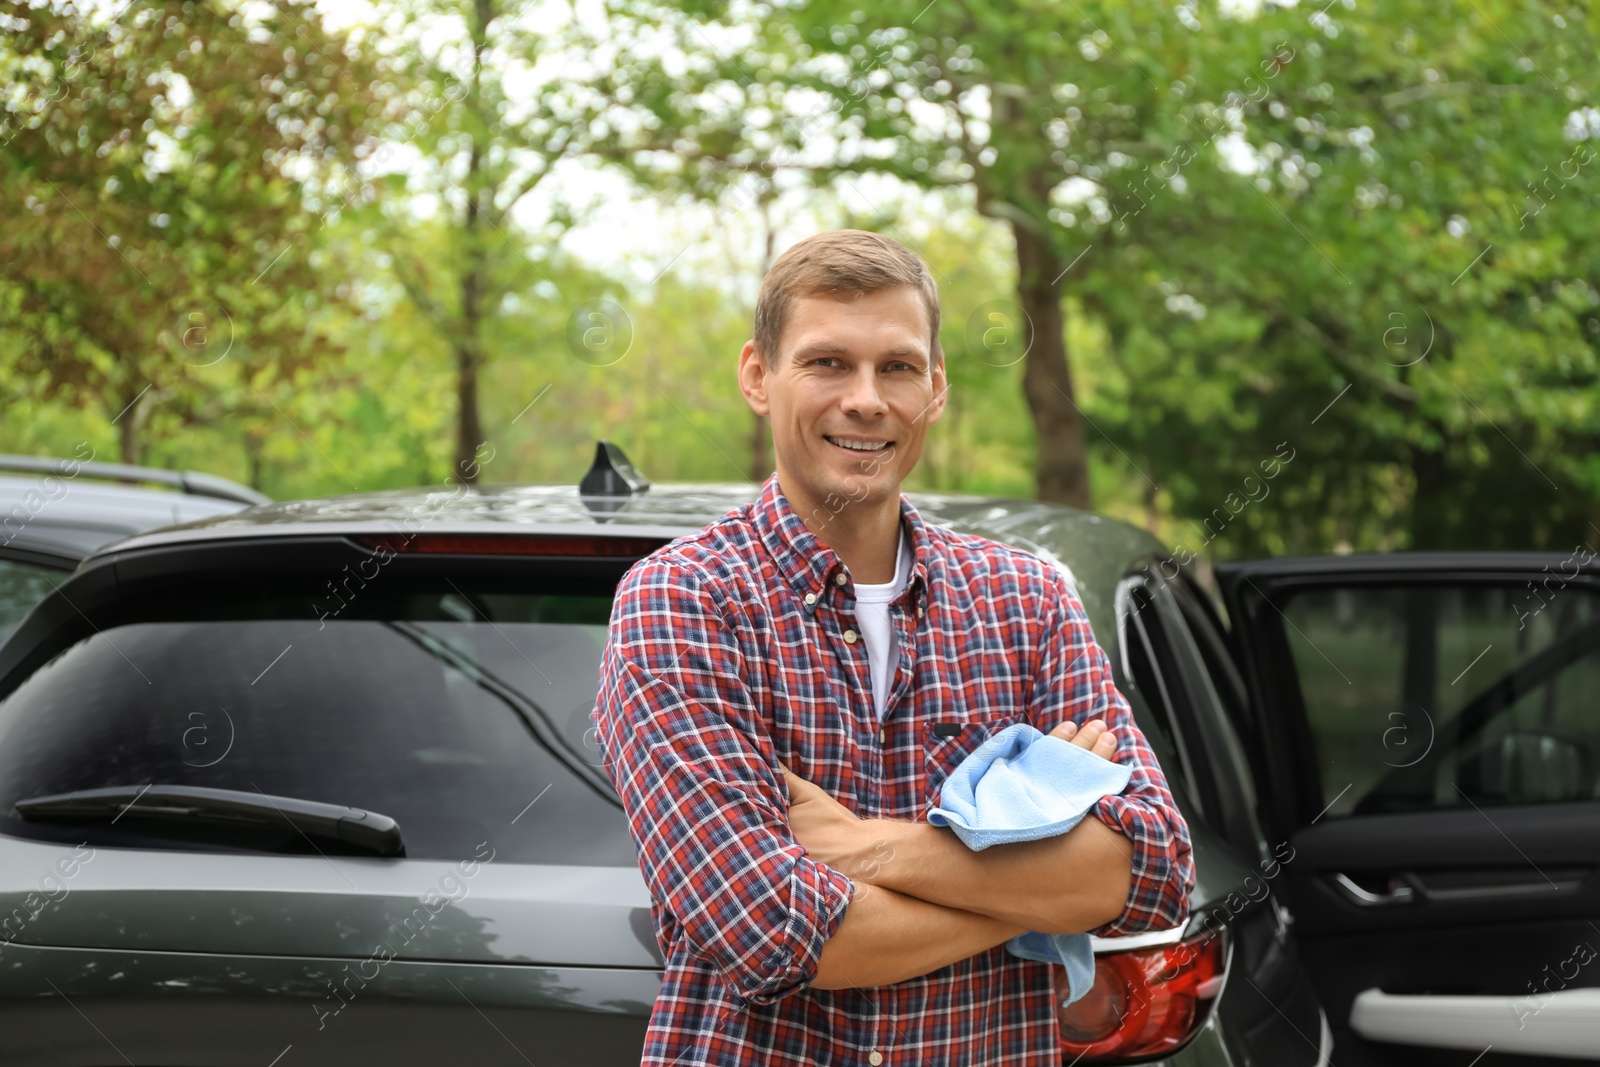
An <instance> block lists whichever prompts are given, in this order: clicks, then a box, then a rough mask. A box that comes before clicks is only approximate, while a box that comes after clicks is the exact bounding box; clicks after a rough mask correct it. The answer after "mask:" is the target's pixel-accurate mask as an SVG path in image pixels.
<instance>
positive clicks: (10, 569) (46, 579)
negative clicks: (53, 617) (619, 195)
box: [0, 559, 68, 642]
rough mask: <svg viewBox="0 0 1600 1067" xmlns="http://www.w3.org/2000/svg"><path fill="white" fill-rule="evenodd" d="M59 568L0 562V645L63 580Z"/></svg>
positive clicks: (64, 574) (11, 561)
mask: <svg viewBox="0 0 1600 1067" xmlns="http://www.w3.org/2000/svg"><path fill="white" fill-rule="evenodd" d="M67 573H68V572H67V571H65V570H63V569H61V568H59V567H46V566H43V565H41V564H38V563H25V562H23V561H21V560H14V559H0V642H3V641H5V639H6V638H7V637H9V636H10V635H11V631H12V630H15V629H16V628H17V624H18V623H20V622H21V621H22V619H23V616H25V615H27V614H28V612H30V611H32V610H33V606H34V605H35V604H37V603H39V601H41V600H43V599H44V598H45V597H46V596H47V595H48V594H49V593H50V590H51V589H52V588H53V585H52V583H54V584H55V585H59V584H60V583H61V581H62V579H64V578H65V577H66V576H67Z"/></svg>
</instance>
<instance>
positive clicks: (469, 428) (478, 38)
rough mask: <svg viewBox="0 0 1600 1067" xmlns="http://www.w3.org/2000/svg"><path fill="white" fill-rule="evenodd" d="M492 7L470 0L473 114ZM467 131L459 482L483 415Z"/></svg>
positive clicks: (477, 177)
mask: <svg viewBox="0 0 1600 1067" xmlns="http://www.w3.org/2000/svg"><path fill="white" fill-rule="evenodd" d="M496 14H497V12H496V10H495V7H494V5H493V3H492V2H491V0H475V3H474V4H473V23H472V27H471V32H472V82H471V85H470V86H469V87H468V90H467V101H466V109H467V114H468V115H469V116H470V117H474V118H475V117H476V116H477V114H478V106H479V103H480V101H481V99H482V97H481V84H480V80H481V75H482V71H483V54H484V52H485V50H487V48H488V44H489V23H490V22H492V21H493V20H494V18H495V16H496ZM473 125H474V129H473V131H472V134H471V136H472V147H471V149H470V150H469V151H468V154H467V174H466V179H465V181H463V182H462V186H461V188H462V191H463V192H464V193H465V194H466V201H467V203H466V208H467V210H466V217H465V219H464V220H463V222H462V229H463V231H464V234H465V238H466V241H465V244H466V252H467V266H466V270H465V271H463V272H462V275H461V336H460V337H459V338H457V340H456V343H455V344H454V345H452V346H451V347H452V348H453V350H454V352H455V357H456V457H455V458H456V461H455V466H454V467H453V468H452V471H451V473H452V475H453V476H454V478H455V480H456V481H457V482H459V483H462V484H466V485H477V484H478V473H479V472H478V465H477V463H476V462H474V460H475V458H476V456H477V454H478V446H479V445H480V444H482V443H483V439H484V438H483V420H482V416H481V413H480V412H479V410H478V370H479V368H480V367H481V366H482V365H483V362H484V360H483V292H484V282H485V280H486V277H485V273H486V263H485V259H486V257H485V255H484V250H483V236H482V232H481V231H482V230H483V219H482V212H481V207H482V205H481V203H480V197H482V196H483V195H484V189H483V187H482V186H483V182H482V170H483V145H482V142H481V141H480V140H479V136H478V130H477V129H476V126H477V124H476V123H474V124H473Z"/></svg>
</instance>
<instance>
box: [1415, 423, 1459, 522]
mask: <svg viewBox="0 0 1600 1067" xmlns="http://www.w3.org/2000/svg"><path fill="white" fill-rule="evenodd" d="M1436 428H1438V427H1436ZM1445 440H1447V441H1448V440H1449V438H1448V437H1446V438H1445ZM1411 475H1412V477H1413V478H1415V479H1416V486H1415V488H1414V489H1413V490H1412V493H1411V515H1410V516H1409V518H1410V524H1409V525H1410V527H1411V543H1410V544H1408V545H1406V548H1407V549H1409V550H1410V551H1412V552H1419V551H1423V550H1426V549H1435V548H1442V547H1445V539H1446V538H1445V533H1446V530H1447V529H1448V528H1449V525H1450V519H1449V511H1450V508H1449V497H1450V494H1451V493H1452V492H1453V491H1454V489H1453V486H1452V485H1451V478H1450V471H1449V465H1448V464H1447V463H1446V462H1445V453H1444V451H1443V450H1442V449H1441V450H1429V449H1424V448H1422V447H1420V446H1418V445H1412V446H1411Z"/></svg>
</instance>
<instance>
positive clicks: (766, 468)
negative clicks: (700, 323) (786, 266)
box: [750, 181, 778, 485]
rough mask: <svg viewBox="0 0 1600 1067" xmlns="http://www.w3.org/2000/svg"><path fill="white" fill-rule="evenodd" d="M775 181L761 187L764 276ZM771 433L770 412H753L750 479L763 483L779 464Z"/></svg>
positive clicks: (772, 233) (774, 239) (773, 245)
mask: <svg viewBox="0 0 1600 1067" xmlns="http://www.w3.org/2000/svg"><path fill="white" fill-rule="evenodd" d="M773 195H774V194H773V189H772V183H771V182H770V181H769V182H767V183H766V185H765V186H763V188H762V193H761V200H760V207H761V232H762V245H761V270H760V272H759V273H760V277H762V278H765V277H766V276H767V271H769V270H771V269H772V259H773V252H774V251H775V250H776V249H777V243H778V231H777V228H776V227H775V226H774V225H773V222H772V198H773ZM771 359H772V365H773V366H777V363H778V354H777V353H776V352H774V353H772V354H771ZM768 440H769V433H768V428H767V416H765V415H757V414H756V413H755V412H754V411H752V412H751V413H750V480H751V481H752V482H755V483H756V484H758V485H759V484H760V483H762V482H764V481H766V480H767V475H769V474H771V473H772V471H773V468H774V466H775V465H776V464H775V462H774V461H773V459H772V457H771V456H770V455H769V454H768V452H767V442H768Z"/></svg>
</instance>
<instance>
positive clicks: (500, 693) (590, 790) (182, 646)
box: [0, 583, 637, 866]
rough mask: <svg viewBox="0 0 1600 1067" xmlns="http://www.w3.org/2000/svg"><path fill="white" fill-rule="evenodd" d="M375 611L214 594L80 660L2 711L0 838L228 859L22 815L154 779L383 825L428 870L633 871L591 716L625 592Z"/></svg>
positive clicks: (477, 599)
mask: <svg viewBox="0 0 1600 1067" xmlns="http://www.w3.org/2000/svg"><path fill="white" fill-rule="evenodd" d="M365 596H366V598H367V599H366V600H365V602H362V601H361V598H360V596H358V597H357V598H356V605H355V606H359V607H360V608H361V610H360V611H359V612H358V611H355V610H350V611H345V612H341V613H339V614H337V615H330V614H329V613H328V610H327V608H326V607H324V608H323V609H321V610H320V611H318V612H317V613H316V614H317V615H318V616H319V617H313V618H308V617H305V616H307V615H308V614H310V613H309V612H308V610H307V604H308V601H307V600H306V599H305V598H303V597H294V598H289V597H285V598H283V600H282V601H279V600H275V599H274V598H273V597H272V596H262V595H255V596H251V597H247V598H246V597H240V598H238V599H237V601H236V602H233V603H230V602H229V597H228V596H227V595H226V594H223V593H216V594H214V595H212V596H210V597H207V598H202V599H201V600H197V601H196V603H195V604H193V605H190V606H189V608H188V609H186V608H185V606H184V605H182V604H168V605H166V606H165V607H164V609H163V611H162V617H161V618H159V619H149V620H147V621H130V622H126V623H124V624H121V625H115V626H109V627H107V628H106V629H105V630H104V631H103V632H96V633H94V634H92V635H90V636H87V637H85V638H84V639H82V640H79V641H77V642H76V643H75V644H72V645H71V646H69V647H67V648H65V649H63V650H62V651H61V652H60V653H59V654H58V655H56V656H55V657H54V658H53V659H52V660H51V661H50V662H49V663H47V664H46V665H45V666H44V667H42V668H41V669H39V670H38V671H36V672H35V673H34V674H33V675H32V676H31V677H29V678H28V679H27V680H26V681H25V682H23V683H22V685H21V686H19V687H18V688H17V689H15V690H14V691H12V692H11V693H10V694H8V695H7V696H6V697H5V698H4V699H3V700H0V832H3V833H6V834H10V835H14V836H19V837H27V838H33V839H39V840H52V841H68V840H70V841H73V842H78V841H82V840H84V839H85V838H87V839H89V840H90V841H91V842H94V843H96V844H103V845H107V846H112V847H115V846H124V847H140V848H182V849H188V850H208V851H217V850H221V851H227V850H229V846H228V845H227V844H219V843H217V842H215V841H204V840H181V839H176V838H171V837H166V836H161V837H157V836H149V835H148V834H147V831H148V825H147V824H142V825H141V826H140V827H139V828H138V829H139V832H137V833H135V832H130V830H132V829H133V828H132V827H127V826H124V827H120V828H119V827H117V826H115V825H110V826H107V825H95V824H60V823H53V822H30V821H24V820H23V819H22V818H21V817H20V816H19V815H18V814H17V813H16V811H15V810H14V809H13V807H12V805H13V804H15V803H16V802H17V801H18V800H22V799H25V798H29V797H35V796H41V795H47V794H55V793H64V792H69V791H75V790H81V789H94V788H102V787H107V786H129V785H133V786H138V785H144V784H147V783H159V784H172V785H190V786H209V787H213V788H223V789H239V790H249V791H252V792H254V791H260V792H262V793H266V794H268V795H273V796H286V797H294V798H297V799H301V800H313V801H321V802H325V803H332V804H345V805H350V806H352V807H357V808H363V809H366V810H369V811H374V812H379V813H381V814H384V815H387V816H390V817H391V818H393V819H395V820H396V821H397V822H398V823H399V824H400V829H401V833H402V835H403V837H404V840H405V845H406V854H407V855H408V856H410V857H415V858H423V859H440V860H455V859H463V858H467V857H470V856H472V855H474V851H475V848H476V846H477V845H478V844H479V843H480V842H483V841H486V840H492V841H493V843H494V847H495V848H496V850H497V862H498V861H501V860H504V861H507V862H520V863H550V864H584V865H605V866H634V865H635V864H636V862H637V861H636V857H635V853H634V849H633V844H632V840H631V838H630V837H629V835H628V827H627V822H626V820H625V818H624V816H623V813H622V810H621V807H620V805H619V803H618V802H617V800H616V797H615V794H614V792H613V791H612V789H611V786H610V784H609V782H608V781H607V780H606V778H605V774H604V772H603V770H602V769H601V766H600V764H601V757H600V754H599V752H598V751H597V749H596V747H595V745H594V741H593V737H594V735H593V733H592V729H591V722H590V719H589V714H590V711H591V710H592V708H593V707H594V700H595V694H596V689H597V684H598V675H599V664H600V656H601V652H602V650H603V648H604V645H605V638H606V624H607V621H608V619H609V615H610V608H611V597H610V595H609V593H607V595H598V596H581V595H549V594H541V593H527V592H510V593H507V592H487V591H483V590H482V589H481V588H477V589H468V588H464V587H463V586H461V585H458V584H456V583H446V584H445V585H444V587H443V588H438V589H432V590H419V591H409V592H402V591H401V590H399V589H390V590H388V591H387V593H386V596H385V598H384V599H378V598H377V597H376V596H375V594H373V593H372V592H371V591H368V592H367V593H366V594H365ZM326 603H328V604H333V603H337V602H334V601H326ZM202 604H203V605H204V606H203V607H202V606H201V605H202ZM186 616H187V617H186ZM162 833H163V834H164V833H165V831H164V830H163V831H162ZM308 851H309V850H308Z"/></svg>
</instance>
